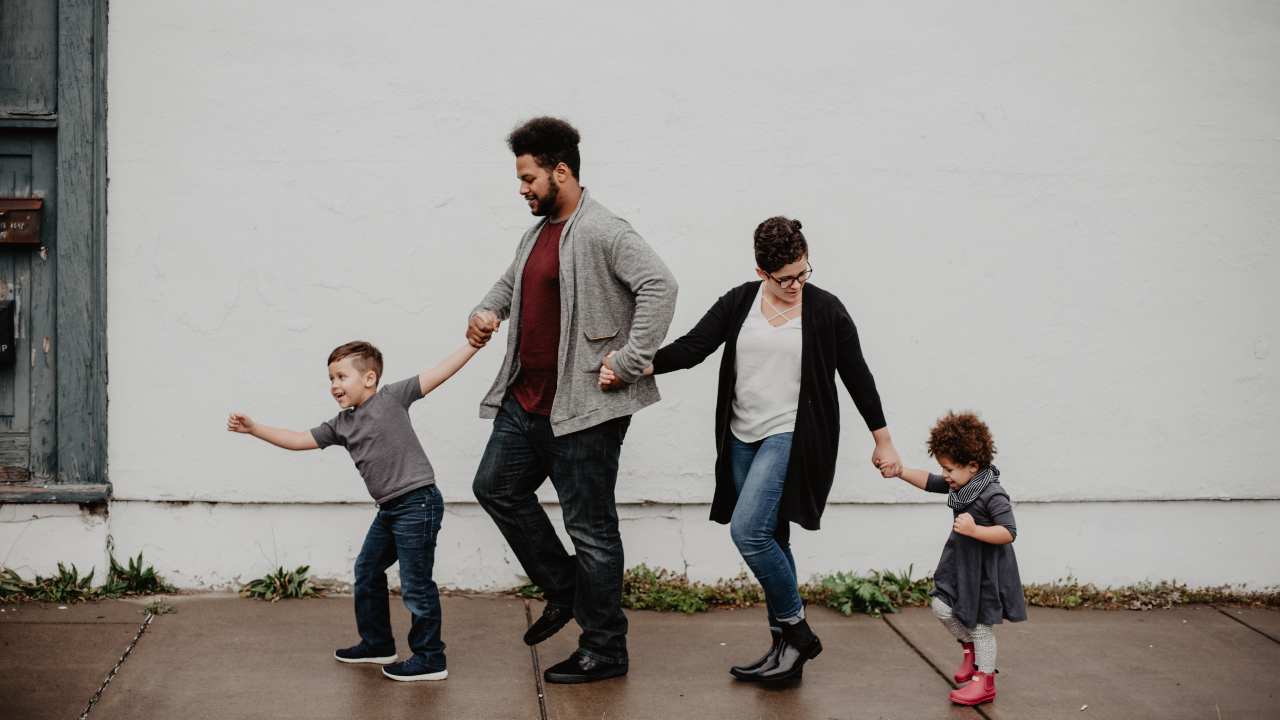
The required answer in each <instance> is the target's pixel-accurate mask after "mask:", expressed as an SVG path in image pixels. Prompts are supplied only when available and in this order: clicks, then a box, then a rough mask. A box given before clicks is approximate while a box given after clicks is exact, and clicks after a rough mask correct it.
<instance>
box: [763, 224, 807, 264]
mask: <svg viewBox="0 0 1280 720" xmlns="http://www.w3.org/2000/svg"><path fill="white" fill-rule="evenodd" d="M755 250H756V265H757V266H759V268H760V269H761V270H764V271H765V272H767V273H771V272H777V271H778V269H779V268H781V267H783V266H785V265H790V264H791V263H793V262H795V261H797V260H799V259H800V258H802V257H804V256H806V255H808V254H809V243H808V242H806V241H805V239H804V233H802V232H800V221H799V220H792V219H791V218H786V217H782V216H781V215H778V216H777V217H771V218H769V219H768V220H765V221H764V222H762V223H760V224H759V225H757V226H756V232H755Z"/></svg>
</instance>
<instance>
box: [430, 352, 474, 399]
mask: <svg viewBox="0 0 1280 720" xmlns="http://www.w3.org/2000/svg"><path fill="white" fill-rule="evenodd" d="M478 349H479V348H477V347H475V346H474V345H471V344H470V343H467V344H466V345H463V346H462V347H460V348H458V349H457V350H454V351H453V352H451V353H449V356H448V357H446V358H445V359H444V360H441V361H440V364H439V365H436V366H435V367H433V368H431V369H430V370H423V371H422V373H421V374H420V375H418V386H419V387H420V388H421V389H422V396H423V397H426V396H427V393H429V392H431V391H432V390H435V389H436V388H438V387H440V386H441V385H442V384H444V381H445V380H448V379H449V378H451V377H453V374H454V373H456V372H458V371H459V370H461V369H462V366H463V365H466V364H467V361H468V360H470V359H471V358H472V356H474V355H475V354H476V350H478Z"/></svg>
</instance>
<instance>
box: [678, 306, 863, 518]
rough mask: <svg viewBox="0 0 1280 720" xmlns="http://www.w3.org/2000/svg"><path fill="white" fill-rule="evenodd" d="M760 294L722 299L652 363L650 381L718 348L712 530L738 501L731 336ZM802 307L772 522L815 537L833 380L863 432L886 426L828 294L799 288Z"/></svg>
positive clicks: (857, 349)
mask: <svg viewBox="0 0 1280 720" xmlns="http://www.w3.org/2000/svg"><path fill="white" fill-rule="evenodd" d="M759 288H760V282H759V281H756V282H749V283H746V284H745V285H739V286H738V287H736V288H734V289H732V290H730V291H729V292H727V293H725V294H724V295H723V296H722V297H721V298H720V299H719V300H717V301H716V303H715V304H714V305H712V306H711V309H710V310H708V311H707V314H706V315H703V316H702V319H701V320H699V321H698V324H697V325H695V326H694V327H693V329H692V330H690V331H689V332H688V333H686V334H685V335H684V336H683V337H681V338H680V339H678V340H676V341H674V342H672V343H670V344H669V345H667V346H666V347H664V348H662V349H661V350H659V351H658V354H657V355H656V356H655V357H654V359H653V372H654V374H661V373H667V372H671V371H673V370H684V369H686V368H691V367H693V366H694V365H697V364H698V363H700V362H702V361H703V360H705V359H706V358H707V356H708V355H710V354H711V353H713V352H715V350H716V348H718V347H720V344H721V343H723V344H724V355H723V357H721V359H720V386H719V390H718V391H717V393H716V492H715V497H714V499H713V500H712V501H711V519H712V520H715V521H716V522H718V523H728V522H729V520H730V518H732V516H733V507H734V505H735V504H736V502H737V491H736V490H735V488H734V484H733V475H732V471H731V469H730V466H729V454H728V452H727V451H726V446H727V443H728V439H729V414H730V413H731V412H733V391H734V386H735V384H736V382H737V373H736V370H735V368H736V367H737V364H736V362H735V360H736V357H737V347H738V333H739V331H741V330H742V323H743V322H744V321H745V320H746V319H747V314H748V313H749V312H750V311H751V306H752V304H753V303H754V300H755V298H756V293H757V291H758V290H759ZM803 302H804V304H803V305H802V306H801V311H800V318H801V319H800V324H801V338H802V339H801V348H802V349H801V354H800V401H799V404H798V406H797V412H796V426H795V431H794V435H793V436H792V439H791V461H790V464H789V465H788V467H787V480H786V485H785V486H784V488H783V491H782V507H781V510H780V511H779V517H780V519H782V520H786V521H790V522H794V523H798V524H799V525H800V526H801V527H803V528H806V529H808V530H817V529H818V524H819V520H820V519H821V517H822V510H823V508H824V507H825V506H826V504H827V495H828V494H830V492H831V482H832V480H833V479H834V478H835V473H836V450H837V448H838V446H839V444H840V402H839V399H838V398H837V397H836V383H835V374H836V373H837V372H838V373H840V380H841V381H842V382H844V386H845V388H847V389H848V391H849V395H850V396H852V397H853V402H854V404H855V405H856V406H857V407H858V412H859V413H861V414H862V419H863V420H865V421H866V423H867V428H868V429H869V430H871V431H872V432H875V431H876V430H879V429H880V428H882V427H885V424H886V423H885V420H884V411H883V410H882V409H881V407H880V395H879V394H878V393H877V392H876V383H875V380H874V379H873V378H872V377H871V371H870V370H868V369H867V363H866V361H865V360H863V358H862V348H861V346H860V345H859V344H858V330H857V328H856V327H854V325H853V319H852V318H850V317H849V313H848V311H847V310H845V308H844V305H843V304H841V302H840V300H839V298H837V297H836V296H835V295H832V294H831V293H829V292H827V291H825V290H822V289H820V288H818V287H817V286H816V285H812V284H810V285H806V286H805V288H804V295H803Z"/></svg>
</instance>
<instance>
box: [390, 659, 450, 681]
mask: <svg viewBox="0 0 1280 720" xmlns="http://www.w3.org/2000/svg"><path fill="white" fill-rule="evenodd" d="M382 674H383V675H386V676H387V677H389V678H391V679H392V680H399V681H401V682H414V681H417V680H443V679H445V678H447V677H449V671H448V670H447V669H446V668H445V666H444V663H443V662H440V663H429V662H427V661H426V659H425V658H423V657H422V656H421V655H412V656H410V657H409V659H408V660H405V661H404V662H398V663H395V664H394V665H388V666H386V667H384V668H382Z"/></svg>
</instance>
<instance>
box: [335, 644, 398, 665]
mask: <svg viewBox="0 0 1280 720" xmlns="http://www.w3.org/2000/svg"><path fill="white" fill-rule="evenodd" d="M333 659H334V660H337V661H338V662H344V663H373V664H374V665H386V664H387V663H393V662H395V661H396V651H395V648H392V649H390V650H386V649H375V648H371V647H369V646H368V645H365V644H364V643H363V642H362V643H360V644H359V645H354V646H352V647H349V648H342V649H340V650H334V651H333Z"/></svg>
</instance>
